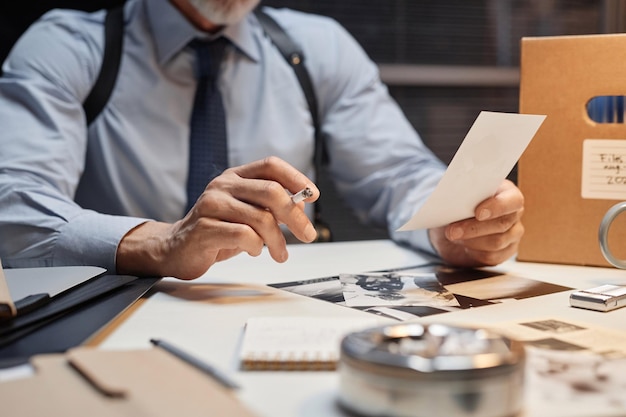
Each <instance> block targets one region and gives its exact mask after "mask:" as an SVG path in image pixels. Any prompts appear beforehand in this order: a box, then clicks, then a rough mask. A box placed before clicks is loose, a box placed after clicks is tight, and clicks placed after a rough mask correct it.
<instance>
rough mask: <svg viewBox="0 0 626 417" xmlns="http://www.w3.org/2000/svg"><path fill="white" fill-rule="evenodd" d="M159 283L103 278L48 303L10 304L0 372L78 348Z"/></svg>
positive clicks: (2, 328) (1, 331) (1, 324)
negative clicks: (13, 313)
mask: <svg viewBox="0 0 626 417" xmlns="http://www.w3.org/2000/svg"><path fill="white" fill-rule="evenodd" d="M158 281H159V278H138V277H134V276H128V275H109V274H106V273H104V274H101V275H99V276H96V277H94V278H92V279H90V280H88V281H86V282H84V283H82V284H80V285H78V286H76V287H74V288H72V289H69V290H67V291H64V292H63V293H61V294H59V295H57V296H55V297H52V298H50V297H46V294H42V295H34V296H31V297H29V299H24V300H20V301H17V302H15V307H16V310H17V315H16V316H15V317H13V318H11V319H3V320H2V321H0V368H2V367H7V366H13V365H15V364H18V363H22V362H27V361H28V359H29V357H31V356H32V355H35V354H40V353H56V352H64V351H66V350H67V349H69V348H71V347H74V346H77V345H80V344H81V343H83V342H84V341H85V340H87V339H88V338H89V337H90V336H91V335H92V334H94V333H95V332H96V331H98V330H99V329H100V328H102V327H103V326H105V325H106V324H107V323H108V322H109V321H110V320H112V319H113V318H115V317H116V316H117V315H118V314H120V313H121V312H123V311H124V310H125V309H126V308H128V307H129V306H130V305H131V304H132V303H134V302H135V301H136V300H137V299H138V298H140V297H141V296H142V295H143V294H145V293H146V292H147V291H148V290H149V289H150V288H151V287H152V286H153V285H154V284H155V283H156V282H158Z"/></svg>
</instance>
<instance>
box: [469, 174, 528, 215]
mask: <svg viewBox="0 0 626 417" xmlns="http://www.w3.org/2000/svg"><path fill="white" fill-rule="evenodd" d="M523 208H524V195H523V194H522V192H521V191H520V189H519V188H517V187H516V186H515V184H513V183H512V182H511V181H509V180H504V181H503V182H502V184H501V185H500V187H499V188H498V191H496V194H495V195H494V196H493V197H491V198H488V199H487V200H485V201H483V202H482V203H480V204H479V205H478V206H477V207H476V210H475V212H474V214H475V216H476V219H478V220H481V221H484V220H490V219H494V218H497V217H500V216H504V215H507V214H511V213H514V212H516V211H519V210H521V209H523Z"/></svg>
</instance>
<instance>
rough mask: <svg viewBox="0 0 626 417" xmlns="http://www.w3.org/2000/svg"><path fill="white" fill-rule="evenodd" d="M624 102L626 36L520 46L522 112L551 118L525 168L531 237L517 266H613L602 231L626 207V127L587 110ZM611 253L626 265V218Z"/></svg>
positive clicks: (614, 230) (521, 179)
mask: <svg viewBox="0 0 626 417" xmlns="http://www.w3.org/2000/svg"><path fill="white" fill-rule="evenodd" d="M624 95H626V34H615V35H584V36H558V37H542V38H524V39H522V55H521V86H520V113H532V114H545V115H547V118H546V120H545V122H544V123H543V125H542V127H541V128H540V129H539V131H538V132H537V135H536V136H535V138H534V139H533V141H532V142H531V143H530V145H529V147H528V148H527V150H526V152H525V153H524V155H522V157H521V159H520V162H519V167H518V168H519V172H518V184H519V187H520V189H521V190H522V192H523V193H524V196H525V202H526V205H525V212H524V218H523V222H524V226H525V228H526V232H525V235H524V237H523V239H522V242H521V245H520V249H519V254H518V260H520V261H533V262H551V263H564V264H576V265H596V266H608V265H609V264H608V262H606V260H605V259H604V257H603V256H602V253H601V252H600V246H599V243H598V228H599V225H600V221H601V220H602V217H603V216H604V214H605V213H606V211H607V210H608V209H609V208H610V207H612V206H613V205H614V204H616V203H618V202H619V201H624V200H626V124H624V123H623V122H622V123H597V122H594V121H593V120H592V119H591V118H590V116H589V113H588V109H587V103H588V102H589V101H590V100H591V99H592V98H594V97H598V96H624ZM583 163H584V164H585V165H583ZM622 217H624V218H622ZM609 246H610V248H611V250H612V252H613V253H614V255H615V256H617V257H618V258H622V259H626V215H624V216H619V217H618V218H617V219H616V221H615V222H614V224H613V226H612V227H611V229H610V233H609Z"/></svg>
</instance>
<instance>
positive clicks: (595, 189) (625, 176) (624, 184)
mask: <svg viewBox="0 0 626 417" xmlns="http://www.w3.org/2000/svg"><path fill="white" fill-rule="evenodd" d="M581 195H582V198H596V199H602V200H626V140H617V139H586V140H584V141H583V174H582V185H581Z"/></svg>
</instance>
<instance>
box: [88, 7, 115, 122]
mask: <svg viewBox="0 0 626 417" xmlns="http://www.w3.org/2000/svg"><path fill="white" fill-rule="evenodd" d="M123 42H124V6H123V5H122V6H120V7H116V8H115V9H111V10H109V11H108V12H107V16H106V19H105V21H104V54H103V57H102V65H101V66H100V72H99V73H98V78H97V79H96V82H95V83H94V85H93V87H92V89H91V92H90V93H89V95H88V96H87V98H86V99H85V101H84V102H83V109H84V110H85V116H86V118H87V125H90V124H91V122H93V121H94V119H95V118H96V117H98V115H99V114H100V112H101V111H102V109H103V108H104V106H106V104H107V102H108V101H109V97H110V96H111V93H112V92H113V88H114V87H115V81H116V80H117V73H118V72H119V68H120V61H121V60H122V47H123Z"/></svg>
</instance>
